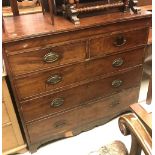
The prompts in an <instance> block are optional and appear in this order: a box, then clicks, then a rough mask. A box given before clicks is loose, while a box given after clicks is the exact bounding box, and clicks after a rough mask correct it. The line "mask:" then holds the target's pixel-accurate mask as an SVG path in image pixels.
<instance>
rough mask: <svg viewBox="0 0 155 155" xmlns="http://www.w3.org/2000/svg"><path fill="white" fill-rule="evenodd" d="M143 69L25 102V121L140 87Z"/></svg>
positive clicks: (23, 110) (23, 109)
mask: <svg viewBox="0 0 155 155" xmlns="http://www.w3.org/2000/svg"><path fill="white" fill-rule="evenodd" d="M141 74H142V68H139V67H138V68H136V69H134V70H130V71H126V72H123V73H120V74H117V75H115V76H112V77H109V78H105V79H98V80H97V81H93V82H89V83H87V84H84V85H81V86H77V87H75V88H72V89H68V90H66V91H61V92H58V93H54V94H51V95H47V96H43V97H41V98H36V99H33V100H29V101H25V102H24V103H23V105H22V112H23V116H24V118H25V121H32V120H35V119H40V118H41V117H45V116H47V115H52V114H56V113H58V112H62V111H65V110H68V109H71V108H73V107H76V106H79V105H82V104H84V103H86V102H89V101H91V100H95V99H97V98H101V97H103V96H107V95H111V94H113V93H115V92H119V91H121V90H123V89H127V88H131V87H135V86H139V85H140V80H141Z"/></svg>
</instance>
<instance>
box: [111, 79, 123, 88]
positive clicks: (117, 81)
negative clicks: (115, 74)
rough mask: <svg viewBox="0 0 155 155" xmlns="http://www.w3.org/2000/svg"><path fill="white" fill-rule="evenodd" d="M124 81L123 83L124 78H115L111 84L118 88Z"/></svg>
mask: <svg viewBox="0 0 155 155" xmlns="http://www.w3.org/2000/svg"><path fill="white" fill-rule="evenodd" d="M122 83H123V81H122V80H114V81H113V82H112V84H111V85H112V86H113V87H114V88H118V87H120V86H121V85H122Z"/></svg>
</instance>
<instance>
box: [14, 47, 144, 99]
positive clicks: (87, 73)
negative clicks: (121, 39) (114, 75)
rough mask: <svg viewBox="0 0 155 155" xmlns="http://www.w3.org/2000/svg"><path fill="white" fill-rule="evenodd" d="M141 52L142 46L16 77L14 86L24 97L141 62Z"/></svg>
mask: <svg viewBox="0 0 155 155" xmlns="http://www.w3.org/2000/svg"><path fill="white" fill-rule="evenodd" d="M143 52H144V49H142V48H141V49H136V50H133V51H128V52H125V53H121V54H117V55H113V56H108V57H105V58H100V59H96V60H90V61H86V62H84V63H79V64H76V65H72V66H69V67H65V68H60V69H55V70H49V71H46V72H42V73H38V74H33V75H31V76H28V77H25V78H21V79H17V80H16V88H17V90H18V93H19V98H20V99H24V98H26V97H30V96H33V95H36V94H39V93H42V92H47V91H51V90H54V89H56V88H60V87H65V86H67V85H70V84H73V83H76V82H80V81H83V80H87V79H91V78H94V77H96V76H101V75H104V74H107V73H111V72H117V71H119V70H122V69H125V68H128V67H133V66H136V65H139V64H142V62H143ZM32 86H33V87H32Z"/></svg>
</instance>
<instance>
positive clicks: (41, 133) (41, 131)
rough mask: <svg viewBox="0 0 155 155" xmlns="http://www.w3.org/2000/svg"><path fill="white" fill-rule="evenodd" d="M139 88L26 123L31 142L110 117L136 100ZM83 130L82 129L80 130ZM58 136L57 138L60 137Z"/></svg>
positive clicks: (59, 134)
mask: <svg viewBox="0 0 155 155" xmlns="http://www.w3.org/2000/svg"><path fill="white" fill-rule="evenodd" d="M138 94H139V88H134V89H128V90H125V91H124V92H121V93H119V94H116V95H113V96H111V97H108V98H105V99H103V100H100V101H97V102H95V103H93V104H92V103H91V104H87V105H85V106H82V107H79V108H77V109H74V110H71V111H68V112H66V113H63V114H60V115H58V116H54V117H51V118H47V119H43V120H40V121H37V122H33V123H32V124H29V125H27V129H28V133H29V136H30V140H31V143H36V142H39V141H43V140H46V139H49V138H51V139H52V137H54V136H60V137H63V136H64V137H65V133H66V132H68V131H73V133H74V129H75V130H76V129H77V128H78V127H80V128H82V127H86V126H87V124H91V123H92V122H94V126H95V125H97V124H95V123H96V122H97V121H98V120H99V119H104V118H112V117H114V116H115V115H116V114H118V113H120V112H122V111H123V110H125V109H127V108H128V106H129V105H130V104H131V103H134V102H137V101H138ZM82 131H83V130H82ZM60 137H59V138H60Z"/></svg>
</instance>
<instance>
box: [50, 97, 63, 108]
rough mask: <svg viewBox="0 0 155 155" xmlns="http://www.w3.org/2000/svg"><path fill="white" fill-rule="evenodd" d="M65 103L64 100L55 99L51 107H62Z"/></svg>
mask: <svg viewBox="0 0 155 155" xmlns="http://www.w3.org/2000/svg"><path fill="white" fill-rule="evenodd" d="M63 103H64V99H63V98H55V99H53V101H52V102H51V107H54V108H56V107H60V106H61V105H63Z"/></svg>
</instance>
